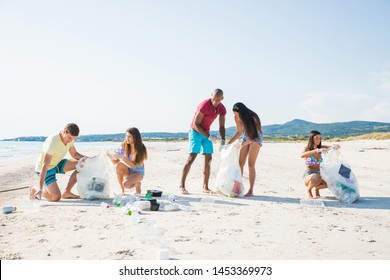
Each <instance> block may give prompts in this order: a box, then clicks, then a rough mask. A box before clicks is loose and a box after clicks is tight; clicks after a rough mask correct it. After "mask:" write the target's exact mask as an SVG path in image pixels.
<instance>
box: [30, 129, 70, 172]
mask: <svg viewBox="0 0 390 280" xmlns="http://www.w3.org/2000/svg"><path fill="white" fill-rule="evenodd" d="M73 146H74V142H73V141H72V142H70V143H68V144H67V145H65V144H64V143H62V141H61V137H60V134H59V133H56V134H53V135H50V136H49V137H47V138H46V140H45V142H44V143H43V148H42V152H41V154H40V155H39V157H38V160H37V163H36V164H35V171H36V172H41V171H42V166H43V160H44V158H45V154H49V155H51V156H53V157H52V159H51V161H50V166H49V170H50V169H52V168H53V167H55V166H56V165H57V164H58V163H59V162H60V161H61V160H62V159H63V158H64V157H65V155H66V153H67V152H68V151H69V149H70V148H71V147H73Z"/></svg>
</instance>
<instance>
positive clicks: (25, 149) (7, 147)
mask: <svg viewBox="0 0 390 280" xmlns="http://www.w3.org/2000/svg"><path fill="white" fill-rule="evenodd" d="M144 144H145V145H146V147H147V148H149V147H152V146H153V147H159V146H162V147H167V148H174V147H176V146H177V143H175V142H161V141H159V142H144ZM42 145H43V142H32V141H31V142H29V141H0V163H4V162H8V161H12V160H16V159H23V158H26V159H27V158H28V159H31V158H37V157H38V155H39V153H40V152H41V149H42ZM120 145H121V143H120V142H109V141H105V142H76V143H75V147H76V149H77V151H79V152H80V153H81V154H85V155H88V156H92V155H91V154H90V151H92V150H93V151H100V152H106V151H108V150H110V149H114V148H119V146H120Z"/></svg>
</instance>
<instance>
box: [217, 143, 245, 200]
mask: <svg viewBox="0 0 390 280" xmlns="http://www.w3.org/2000/svg"><path fill="white" fill-rule="evenodd" d="M240 149H241V143H240V141H235V142H234V143H232V144H230V145H225V146H224V148H223V149H222V151H221V161H220V164H219V169H218V173H217V178H216V179H215V187H216V189H217V191H218V193H220V194H222V195H225V196H228V197H237V196H243V195H244V185H243V183H242V176H241V169H240V164H239V157H240Z"/></svg>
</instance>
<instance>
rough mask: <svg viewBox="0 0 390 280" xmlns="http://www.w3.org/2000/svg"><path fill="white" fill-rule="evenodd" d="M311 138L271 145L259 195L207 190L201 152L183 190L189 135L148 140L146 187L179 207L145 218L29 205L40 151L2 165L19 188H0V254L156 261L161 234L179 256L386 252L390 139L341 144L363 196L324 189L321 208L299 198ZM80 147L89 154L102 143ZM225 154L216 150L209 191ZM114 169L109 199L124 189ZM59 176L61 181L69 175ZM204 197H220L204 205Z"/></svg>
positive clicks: (361, 256)
mask: <svg viewBox="0 0 390 280" xmlns="http://www.w3.org/2000/svg"><path fill="white" fill-rule="evenodd" d="M305 144H306V143H303V142H301V143H265V144H264V146H263V147H262V149H261V151H260V154H259V157H258V161H257V166H256V169H257V179H256V185H255V188H254V193H255V196H254V197H252V198H228V197H223V196H219V195H206V194H203V193H202V192H201V187H202V177H203V175H202V167H203V158H202V157H200V156H199V157H198V158H197V159H196V161H195V163H194V165H193V167H192V170H191V172H190V174H189V176H188V179H187V189H188V191H189V192H190V193H191V194H190V195H180V194H179V189H178V187H179V181H180V175H181V171H182V168H183V165H184V163H185V161H186V158H187V142H175V143H171V142H166V143H165V142H158V143H153V142H146V146H147V148H148V152H149V159H148V161H147V162H146V164H145V166H146V175H145V178H144V180H143V185H142V194H143V195H144V194H145V193H146V190H148V189H159V190H161V191H163V196H164V197H163V199H164V200H163V199H161V200H160V201H159V202H161V204H162V205H164V204H170V203H171V201H170V200H169V199H168V195H176V203H177V204H178V205H179V208H180V210H178V211H172V212H171V211H156V212H151V211H150V212H145V213H143V214H142V215H140V218H141V219H140V223H139V224H134V223H133V220H132V218H131V216H128V215H124V214H123V213H121V210H120V209H119V208H117V207H114V206H112V207H111V208H109V209H105V208H102V207H101V206H100V203H101V201H99V200H96V201H88V200H79V199H76V200H73V199H71V200H61V201H59V202H48V201H40V202H35V203H32V202H30V201H29V200H28V189H26V188H23V187H26V186H28V185H30V184H35V185H36V184H37V180H36V179H37V177H36V175H35V174H34V172H33V167H34V164H35V157H31V158H29V159H28V160H26V159H23V160H15V161H13V162H12V163H7V164H2V165H1V168H0V190H1V191H4V190H9V189H17V188H22V189H19V190H13V191H8V192H1V193H0V205H1V206H5V205H12V206H16V207H17V211H16V212H14V213H11V214H1V215H0V217H1V218H0V219H1V233H0V259H2V260H5V259H7V260H9V259H26V260H47V259H50V260H51V259H53V260H76V259H82V260H118V259H121V260H125V259H134V260H154V259H156V258H157V255H158V253H159V250H160V246H161V244H160V243H161V242H162V243H164V244H165V245H164V246H166V247H167V248H168V251H169V258H170V259H175V260H216V259H218V260H233V259H239V260H245V259H248V260H256V259H263V260H345V259H347V260H389V259H390V238H389V236H390V215H389V214H390V188H389V187H390V177H389V174H390V140H383V141H373V140H365V141H349V142H340V143H339V144H340V145H341V147H342V148H341V152H342V153H343V156H344V157H345V158H346V159H347V160H348V162H349V163H350V164H351V166H352V170H353V172H354V173H355V175H356V176H357V178H358V182H359V190H360V195H361V198H360V200H359V201H358V202H356V203H354V204H352V205H347V204H345V203H342V202H339V201H337V200H336V199H335V198H334V197H333V195H332V193H331V192H330V191H329V190H324V191H322V193H321V195H322V197H323V201H324V203H325V206H324V207H316V206H307V205H301V204H300V199H301V198H305V196H306V195H305V186H304V184H303V183H302V174H303V171H304V162H303V160H302V159H301V158H300V156H299V155H300V153H301V151H302V150H303V147H304V146H305ZM324 144H329V143H326V141H324ZM76 147H77V143H76ZM216 147H217V146H216ZM216 150H217V149H216ZM81 152H83V153H85V154H86V155H88V156H93V155H96V154H97V153H99V152H100V151H98V150H93V149H92V150H91V149H89V150H82V151H81ZM219 156H220V154H219V152H218V151H216V153H215V154H214V157H213V162H212V167H211V169H212V174H211V179H210V187H211V188H212V189H215V188H214V182H215V177H216V174H217V171H218V164H219ZM110 168H111V169H110V194H111V195H110V198H111V199H107V200H105V201H106V202H107V203H111V202H112V198H113V197H114V194H115V193H119V191H120V189H119V185H118V183H117V181H116V176H115V171H114V167H113V166H110ZM57 178H58V179H59V184H60V186H61V188H62V189H63V188H64V187H65V184H66V182H67V180H68V178H69V174H66V175H58V176H57ZM244 186H245V187H246V188H247V187H248V173H247V169H245V172H244ZM74 192H75V193H77V187H75V188H74ZM207 197H208V198H213V199H214V200H215V202H214V203H202V201H201V199H202V198H207ZM156 228H161V229H165V230H166V232H165V234H164V235H163V236H162V237H161V238H159V240H158V242H155V241H156V239H153V238H152V237H150V235H151V232H153V229H156ZM149 237H150V238H149ZM148 238H149V239H148Z"/></svg>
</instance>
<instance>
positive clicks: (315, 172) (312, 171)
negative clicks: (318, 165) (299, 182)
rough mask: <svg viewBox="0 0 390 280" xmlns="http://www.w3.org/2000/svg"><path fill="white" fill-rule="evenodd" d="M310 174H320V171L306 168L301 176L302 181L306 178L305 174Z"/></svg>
mask: <svg viewBox="0 0 390 280" xmlns="http://www.w3.org/2000/svg"><path fill="white" fill-rule="evenodd" d="M312 174H318V175H321V172H320V171H319V170H318V171H314V170H309V169H306V170H305V173H303V176H302V179H303V182H305V179H306V177H307V176H309V175H312Z"/></svg>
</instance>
